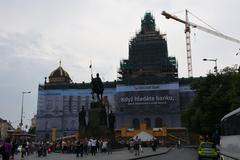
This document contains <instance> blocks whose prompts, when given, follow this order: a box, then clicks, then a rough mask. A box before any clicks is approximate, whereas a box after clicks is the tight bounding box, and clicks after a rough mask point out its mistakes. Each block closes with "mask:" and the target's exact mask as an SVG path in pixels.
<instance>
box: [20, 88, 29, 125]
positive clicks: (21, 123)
mask: <svg viewBox="0 0 240 160" xmlns="http://www.w3.org/2000/svg"><path fill="white" fill-rule="evenodd" d="M28 93H31V92H30V91H29V92H22V109H21V122H20V124H19V126H20V129H22V126H23V101H24V94H28Z"/></svg>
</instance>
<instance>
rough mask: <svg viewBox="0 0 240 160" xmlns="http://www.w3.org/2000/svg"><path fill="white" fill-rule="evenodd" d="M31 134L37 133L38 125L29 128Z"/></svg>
mask: <svg viewBox="0 0 240 160" xmlns="http://www.w3.org/2000/svg"><path fill="white" fill-rule="evenodd" d="M28 133H29V134H36V127H30V128H29V130H28Z"/></svg>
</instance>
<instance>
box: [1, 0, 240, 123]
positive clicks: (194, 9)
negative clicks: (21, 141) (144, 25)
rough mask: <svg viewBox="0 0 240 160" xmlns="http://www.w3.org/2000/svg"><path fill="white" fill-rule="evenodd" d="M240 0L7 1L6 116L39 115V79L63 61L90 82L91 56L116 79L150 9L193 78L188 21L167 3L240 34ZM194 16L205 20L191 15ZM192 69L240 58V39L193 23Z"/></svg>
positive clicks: (199, 72) (200, 71)
mask: <svg viewBox="0 0 240 160" xmlns="http://www.w3.org/2000/svg"><path fill="white" fill-rule="evenodd" d="M239 6H240V1H239V0H211V1H209V0H181V1H178V0H101V1H100V0H51V1H49V0H41V1H39V0H7V1H4V0H1V1H0V20H1V22H0V57H1V58H0V77H1V78H0V117H1V118H3V119H6V120H9V121H11V123H12V125H13V126H17V125H18V124H19V122H20V112H21V103H22V101H21V100H22V92H23V91H31V94H25V95H24V124H29V121H30V119H31V118H32V117H33V115H34V114H36V110H37V96H38V85H39V84H42V83H43V82H44V77H48V76H49V74H50V73H51V72H52V71H53V70H54V69H56V68H57V67H58V66H59V61H60V60H61V62H62V67H63V68H64V69H65V70H66V71H67V72H68V73H69V75H70V77H71V78H72V80H73V81H74V82H82V81H85V82H89V81H90V70H89V63H90V61H92V65H93V72H94V73H100V76H101V77H102V79H103V80H104V81H113V80H115V79H117V70H118V68H119V64H120V60H121V59H127V58H128V42H129V40H130V39H131V38H133V37H134V36H135V34H136V32H138V31H139V30H140V25H141V19H142V18H143V16H144V14H145V12H149V11H150V12H151V13H152V14H153V16H154V17H155V22H156V26H157V28H158V29H159V30H160V32H161V33H162V34H167V35H166V39H167V42H168V53H169V55H170V56H175V57H176V58H177V61H178V70H179V77H187V75H188V74H187V56H186V49H185V48H186V47H185V34H184V25H183V24H181V23H179V22H176V21H174V20H171V19H166V18H165V17H163V16H162V15H161V12H162V11H163V10H165V11H167V12H169V13H173V14H174V13H176V14H175V15H176V16H178V17H179V18H183V19H184V18H185V17H184V16H185V13H184V12H179V11H184V10H185V9H188V10H189V11H190V12H191V13H193V14H194V15H196V16H197V17H199V18H200V19H202V20H204V21H205V22H206V23H207V24H209V25H211V26H213V27H214V28H216V29H217V30H218V31H220V32H221V33H224V34H226V35H229V36H231V37H234V38H236V39H240V32H239V28H240V21H239V20H238V15H239ZM189 20H190V21H191V22H194V23H196V24H199V25H202V26H205V27H206V25H205V24H204V23H202V22H201V21H199V20H198V19H196V18H195V17H193V16H191V15H189ZM191 46H192V63H193V76H194V77H198V76H206V74H207V73H208V72H209V70H212V69H213V67H214V63H213V62H204V61H202V59H203V58H213V59H215V58H217V63H218V68H219V69H222V68H224V67H226V66H234V65H236V64H238V65H239V62H240V55H239V56H236V53H237V52H238V51H239V48H240V47H239V44H237V43H233V42H230V41H227V40H225V39H222V38H218V37H216V36H213V35H210V34H208V33H205V32H202V31H199V30H197V29H192V30H191Z"/></svg>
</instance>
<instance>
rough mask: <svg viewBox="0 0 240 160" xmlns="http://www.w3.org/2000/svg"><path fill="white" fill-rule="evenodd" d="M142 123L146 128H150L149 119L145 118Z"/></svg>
mask: <svg viewBox="0 0 240 160" xmlns="http://www.w3.org/2000/svg"><path fill="white" fill-rule="evenodd" d="M144 122H145V123H146V125H147V128H151V119H149V118H145V119H144Z"/></svg>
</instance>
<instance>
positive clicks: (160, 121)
mask: <svg viewBox="0 0 240 160" xmlns="http://www.w3.org/2000/svg"><path fill="white" fill-rule="evenodd" d="M155 127H156V128H161V127H163V124H162V119H161V118H160V117H158V118H156V119H155Z"/></svg>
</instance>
